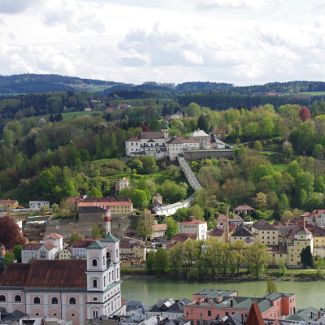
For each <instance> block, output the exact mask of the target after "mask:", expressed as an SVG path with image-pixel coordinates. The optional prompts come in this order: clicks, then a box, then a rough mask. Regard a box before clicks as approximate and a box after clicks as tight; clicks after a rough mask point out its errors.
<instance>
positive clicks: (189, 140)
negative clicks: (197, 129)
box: [168, 137, 198, 144]
mask: <svg viewBox="0 0 325 325" xmlns="http://www.w3.org/2000/svg"><path fill="white" fill-rule="evenodd" d="M197 142H198V141H197V139H193V138H183V137H174V138H172V139H171V140H169V141H168V143H169V144H182V143H197Z"/></svg>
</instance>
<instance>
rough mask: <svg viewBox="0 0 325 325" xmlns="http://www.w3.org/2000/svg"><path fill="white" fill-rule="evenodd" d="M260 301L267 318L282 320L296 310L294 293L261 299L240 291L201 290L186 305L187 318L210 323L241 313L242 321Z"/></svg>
mask: <svg viewBox="0 0 325 325" xmlns="http://www.w3.org/2000/svg"><path fill="white" fill-rule="evenodd" d="M254 303H256V304H257V305H258V307H259V309H260V311H261V314H262V317H263V319H268V320H278V319H280V318H281V317H283V316H289V315H291V314H294V313H295V309H296V298H295V295H294V294H287V293H270V294H267V295H265V296H264V297H261V298H256V297H241V296H238V294H237V292H236V291H224V290H206V289H204V290H201V291H200V292H198V293H196V294H194V295H193V302H192V303H191V304H188V305H186V306H185V307H184V317H185V319H186V320H188V321H191V323H192V324H193V325H200V324H209V322H212V321H214V320H218V319H221V318H222V317H224V316H230V315H233V314H239V315H240V316H241V319H242V322H244V321H246V320H247V316H248V313H249V310H250V308H251V306H252V304H254Z"/></svg>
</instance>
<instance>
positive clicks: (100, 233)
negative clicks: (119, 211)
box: [91, 225, 105, 239]
mask: <svg viewBox="0 0 325 325" xmlns="http://www.w3.org/2000/svg"><path fill="white" fill-rule="evenodd" d="M104 235H105V231H104V229H103V227H100V226H98V225H93V226H92V228H91V237H93V238H95V239H98V238H102V237H104Z"/></svg>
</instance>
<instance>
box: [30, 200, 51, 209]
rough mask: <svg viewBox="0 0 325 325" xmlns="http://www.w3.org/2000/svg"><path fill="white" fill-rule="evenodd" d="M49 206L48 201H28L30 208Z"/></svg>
mask: <svg viewBox="0 0 325 325" xmlns="http://www.w3.org/2000/svg"><path fill="white" fill-rule="evenodd" d="M43 207H46V208H49V207H50V202H49V201H29V208H30V209H32V210H40V209H41V208H43Z"/></svg>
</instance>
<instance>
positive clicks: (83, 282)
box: [5, 260, 87, 289]
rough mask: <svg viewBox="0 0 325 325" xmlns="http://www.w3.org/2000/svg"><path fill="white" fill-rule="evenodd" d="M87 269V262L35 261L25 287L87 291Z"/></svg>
mask: <svg viewBox="0 0 325 325" xmlns="http://www.w3.org/2000/svg"><path fill="white" fill-rule="evenodd" d="M86 269H87V261H85V260H67V261H65V260H61V261H60V260H47V261H41V260H33V261H32V263H31V267H30V270H29V273H28V277H27V279H26V282H25V287H28V288H79V289H86V288H87V277H86ZM5 272H6V271H5Z"/></svg>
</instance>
